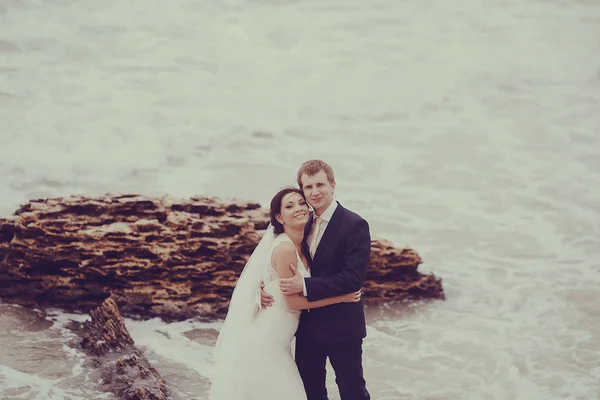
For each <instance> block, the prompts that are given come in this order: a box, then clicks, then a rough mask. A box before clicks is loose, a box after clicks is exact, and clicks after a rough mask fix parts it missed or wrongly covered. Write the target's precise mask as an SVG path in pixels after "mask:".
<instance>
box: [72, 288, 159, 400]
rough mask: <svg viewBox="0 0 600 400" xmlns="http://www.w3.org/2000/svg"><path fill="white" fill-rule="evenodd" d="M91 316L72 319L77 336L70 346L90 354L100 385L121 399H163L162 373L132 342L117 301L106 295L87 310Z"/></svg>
mask: <svg viewBox="0 0 600 400" xmlns="http://www.w3.org/2000/svg"><path fill="white" fill-rule="evenodd" d="M90 316H91V320H90V321H85V322H83V323H80V322H75V321H72V322H71V323H70V324H69V325H68V328H69V329H71V330H72V331H74V332H75V333H76V334H77V336H78V339H77V340H75V341H74V342H73V347H75V348H78V349H80V350H82V351H83V352H85V353H86V354H88V356H90V360H89V362H90V363H91V364H92V365H91V367H93V368H95V371H96V373H97V374H98V377H97V380H98V382H99V389H100V390H102V391H105V392H110V393H113V394H115V395H116V396H117V397H118V398H119V399H124V400H166V399H168V398H169V390H168V389H167V384H166V383H165V380H164V379H163V377H162V376H161V375H160V374H159V373H158V371H157V370H156V368H154V367H153V366H152V365H150V363H149V362H148V360H147V359H146V357H145V356H144V355H143V354H141V353H140V351H139V350H137V349H136V348H135V346H134V342H133V339H132V338H131V336H130V335H129V332H128V331H127V328H126V327H125V323H124V322H123V318H122V317H121V314H120V313H119V309H118V307H117V305H116V303H115V302H114V301H113V300H112V299H110V298H108V299H106V300H105V301H104V302H103V303H102V304H101V305H100V306H99V307H98V308H95V309H93V310H91V311H90Z"/></svg>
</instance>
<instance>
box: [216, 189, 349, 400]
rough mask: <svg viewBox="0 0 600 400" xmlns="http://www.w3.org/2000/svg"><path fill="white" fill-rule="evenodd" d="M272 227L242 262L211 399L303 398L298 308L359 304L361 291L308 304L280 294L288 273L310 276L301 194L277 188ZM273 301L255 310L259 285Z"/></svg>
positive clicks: (220, 345)
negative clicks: (295, 351)
mask: <svg viewBox="0 0 600 400" xmlns="http://www.w3.org/2000/svg"><path fill="white" fill-rule="evenodd" d="M270 216H271V224H270V225H269V227H268V228H267V231H266V233H265V235H264V236H263V238H262V240H261V241H260V243H259V244H258V246H257V247H256V249H255V250H254V252H253V253H252V256H251V257H250V259H249V260H248V262H247V263H246V266H245V267H244V270H243V271H242V274H241V275H240V278H239V279H238V282H237V284H236V287H235V289H234V291H233V295H232V297H231V302H230V304H229V310H228V313H227V317H226V318H225V322H224V323H223V327H222V328H221V332H220V334H219V338H218V339H217V344H216V347H215V353H214V354H215V364H216V367H215V370H214V374H213V378H212V385H211V390H210V396H209V399H210V400H230V399H236V400H254V399H256V400H258V399H260V400H280V399H288V400H306V394H305V392H304V386H303V384H302V380H301V379H300V374H299V373H298V370H297V368H296V364H295V362H294V359H293V357H292V351H291V342H292V339H293V338H294V334H295V332H296V329H297V328H298V322H299V318H300V312H301V310H307V309H311V308H316V307H325V306H328V305H331V304H337V303H342V302H346V303H350V302H357V301H359V300H360V291H359V292H356V293H349V294H346V295H343V296H337V297H331V298H327V299H323V300H319V301H314V302H309V301H307V299H306V297H304V296H302V295H300V294H297V295H291V296H284V295H283V294H282V293H281V291H280V290H279V283H278V279H279V278H289V277H291V276H293V275H294V272H293V270H292V269H291V268H290V266H292V267H293V268H295V269H297V270H298V272H299V273H300V274H301V275H303V276H305V277H308V276H310V273H309V269H308V268H307V267H306V266H307V261H306V258H305V257H304V255H303V254H302V251H301V248H302V247H301V245H302V240H303V237H304V227H305V225H306V223H307V222H308V219H309V210H308V205H307V203H306V200H305V199H304V195H303V194H302V192H301V191H300V190H298V189H295V188H285V189H282V190H280V191H279V192H278V193H277V194H276V195H275V196H274V197H273V199H272V200H271V210H270ZM261 281H262V282H264V284H265V287H264V291H265V292H267V293H269V294H271V295H272V296H273V297H274V302H273V306H272V307H269V308H267V309H265V310H261V308H260V297H259V290H258V288H259V285H260V283H261Z"/></svg>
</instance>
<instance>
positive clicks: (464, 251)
mask: <svg viewBox="0 0 600 400" xmlns="http://www.w3.org/2000/svg"><path fill="white" fill-rule="evenodd" d="M1 7H2V8H1V10H2V14H0V24H1V26H2V28H3V29H2V32H1V33H0V71H1V72H2V76H3V81H2V85H1V86H2V89H0V103H1V107H0V121H2V126H1V127H0V140H1V142H2V146H0V170H1V171H2V172H3V173H2V174H0V186H2V187H3V188H5V190H4V192H3V197H2V200H1V201H0V215H6V216H7V215H9V214H10V213H12V212H13V211H14V210H15V209H16V207H17V206H18V204H20V203H23V202H25V201H27V200H28V199H30V198H36V197H46V196H61V195H71V194H75V193H81V194H86V195H98V194H104V193H105V192H111V193H131V192H139V193H142V194H147V195H162V194H169V195H171V196H174V197H177V198H185V197H189V196H192V195H198V194H200V195H209V196H212V195H217V196H223V197H236V198H240V199H243V200H258V201H260V202H261V203H262V204H264V205H266V204H267V203H268V201H269V200H270V198H271V196H272V194H273V193H275V192H276V191H277V189H279V188H280V187H281V186H284V185H294V181H295V174H296V169H297V167H298V166H299V165H300V163H301V162H302V161H304V160H306V159H308V158H323V159H325V160H327V161H328V162H330V163H331V164H332V165H333V167H334V169H335V171H336V179H337V186H336V197H337V198H338V200H340V201H341V202H342V204H343V205H344V206H347V207H349V208H351V209H353V210H354V211H357V212H359V213H360V214H361V215H363V216H364V217H365V218H367V220H368V221H369V223H370V226H371V231H372V233H373V235H375V236H378V237H383V238H386V239H390V240H392V242H394V243H395V244H397V245H399V246H402V245H409V246H411V247H414V248H415V249H416V250H417V251H418V252H419V254H420V255H421V256H422V258H423V259H424V261H425V263H424V264H423V265H421V267H420V269H421V270H422V271H424V272H427V271H432V272H434V273H436V274H437V275H438V276H440V277H442V278H443V284H444V287H445V291H446V294H447V300H446V301H445V302H434V303H432V304H430V305H419V306H417V307H414V308H411V309H410V311H408V312H406V310H405V309H404V307H398V306H393V305H390V306H389V307H382V311H381V315H380V316H376V317H373V319H372V320H371V322H370V325H369V336H368V338H367V340H366V341H365V355H364V356H365V366H366V367H365V374H366V375H367V377H368V381H369V384H370V389H371V392H372V393H373V394H374V398H380V399H387V398H407V399H408V398H411V399H412V398H417V399H423V400H440V399H447V398H461V399H463V398H464V399H471V398H472V399H480V398H486V399H488V398H489V399H494V400H495V399H502V400H513V399H521V398H528V399H532V400H554V399H556V400H558V399H561V400H563V399H573V400H575V399H577V400H580V399H585V400H588V399H590V400H592V399H597V398H599V397H600V394H599V393H598V386H599V384H598V383H599V382H598V376H599V375H598V368H597V365H598V364H597V360H598V359H599V358H600V350H598V349H600V342H599V339H598V335H597V334H596V333H597V332H598V331H600V313H598V311H597V304H598V303H599V302H600V295H599V294H598V289H597V288H598V286H599V284H600V264H599V263H598V261H597V260H598V259H600V258H599V257H600V253H599V252H600V225H599V224H598V213H599V212H600V208H599V207H598V204H600V192H599V191H598V189H597V186H598V184H597V180H598V173H600V161H599V160H600V158H599V156H598V150H597V149H598V148H600V142H599V138H598V135H597V133H598V132H600V118H599V117H598V111H597V110H598V106H599V105H600V75H599V74H600V71H599V70H598V68H599V66H600V44H599V43H598V41H597V40H596V38H597V37H599V35H600V31H599V29H600V28H599V27H600V23H599V22H600V6H599V5H598V4H597V3H595V2H590V1H580V2H576V3H573V2H565V1H562V0H553V1H541V0H532V1H529V2H510V1H508V2H507V1H492V2H486V3H483V2H480V1H476V0H460V1H455V2H448V1H442V0H437V1H433V2H429V3H427V4H425V3H423V2H416V1H412V2H410V1H409V2H397V1H393V0H376V1H373V2H368V3H367V2H361V1H358V0H348V1H344V2H340V1H337V0H324V1H321V2H318V3H315V2H306V1H288V2H273V1H261V2H256V1H255V2H247V1H236V0H234V1H231V0H229V1H211V2H198V1H192V0H176V1H171V2H168V3H165V2H159V1H156V0H154V1H152V0H150V1H145V2H143V3H142V2H133V3H128V4H127V5H123V4H122V3H120V2H115V1H105V2H102V3H97V4H96V3H93V4H92V3H83V2H82V3H71V2H64V1H55V2H52V3H49V2H43V1H38V0H36V1H34V0H28V1H22V2H13V3H10V4H5V5H2V6H1ZM32 27H35V29H33V28H32ZM565 32H568V34H565ZM2 56H6V57H2ZM39 65H44V66H45V67H44V68H38V66H39ZM127 324H128V327H130V328H131V330H132V335H133V337H134V339H135V340H136V343H138V344H139V345H141V346H144V347H146V348H148V349H151V354H152V353H154V354H156V355H157V357H158V356H159V355H160V357H164V358H165V359H167V360H172V361H173V362H175V363H179V364H180V365H181V368H182V369H181V371H187V370H193V371H197V373H198V374H200V375H201V376H203V377H209V376H210V371H211V349H210V341H206V342H204V341H201V342H198V341H194V340H190V339H188V338H187V337H186V336H185V335H184V332H186V330H187V329H188V326H193V327H194V328H192V329H198V330H202V329H210V328H207V326H208V325H203V324H197V325H194V324H195V323H193V324H190V323H189V322H186V323H179V324H162V323H160V322H158V321H155V320H153V321H149V322H132V321H129V320H128V321H127ZM188 324H189V325H188ZM160 332H163V333H160ZM165 332H168V335H165V334H164V333H165ZM25 348H26V347H25ZM159 361H160V360H159ZM74 364H77V362H74ZM7 366H8V367H9V368H11V366H12V364H7ZM157 367H158V368H159V370H160V365H158V366H157ZM74 373H75V372H74ZM1 385H3V384H0V387H1ZM195 395H197V396H202V395H203V393H196V394H195Z"/></svg>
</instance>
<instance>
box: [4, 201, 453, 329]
mask: <svg viewBox="0 0 600 400" xmlns="http://www.w3.org/2000/svg"><path fill="white" fill-rule="evenodd" d="M267 224H268V218H267V214H266V211H265V210H264V209H261V207H260V205H259V204H256V203H247V202H238V203H235V204H234V203H228V202H225V201H223V200H219V199H215V198H192V199H190V200H189V201H181V202H176V201H173V200H170V199H168V198H154V199H152V198H146V197H141V196H135V195H124V196H106V197H99V198H84V197H66V198H51V199H45V200H35V201H31V202H29V203H27V204H25V205H23V206H21V207H20V208H19V209H18V210H17V211H16V212H15V215H14V216H13V217H11V218H9V219H0V298H3V299H4V300H5V301H10V302H15V303H20V304H35V305H37V306H53V307H60V308H63V309H66V310H69V311H84V312H86V311H89V310H91V309H93V308H95V307H97V306H98V305H99V304H101V303H102V302H103V301H104V300H105V299H106V298H108V297H109V296H110V297H112V298H113V299H114V300H115V302H116V304H117V305H118V306H119V308H120V311H121V313H122V314H123V315H124V316H130V317H140V318H151V317H161V318H163V319H164V320H167V321H170V320H182V319H187V318H200V319H214V318H218V317H222V316H224V315H225V313H226V310H227V306H228V302H229V298H230V296H231V293H232V290H233V287H234V285H235V282H236V280H237V278H238V276H239V274H240V272H241V271H242V269H243V267H244V265H245V263H246V260H247V259H248V257H249V256H250V254H251V253H252V250H253V249H254V247H255V246H256V244H257V243H258V241H259V240H260V238H261V235H262V231H263V230H264V229H265V228H266V226H267ZM421 263H422V261H421V258H420V257H419V255H418V254H417V253H416V252H415V251H414V250H411V249H398V248H395V247H393V246H392V245H391V243H389V242H387V241H384V240H373V242H372V253H371V265H370V268H369V271H368V274H367V279H366V282H365V286H364V299H365V301H366V302H367V303H378V302H385V301H394V300H405V299H408V300H412V299H423V298H434V299H443V298H444V291H443V288H442V284H441V279H439V278H437V277H435V276H434V275H432V274H428V275H425V274H421V273H420V272H418V270H417V268H418V266H419V264H421Z"/></svg>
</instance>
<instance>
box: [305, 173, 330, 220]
mask: <svg viewBox="0 0 600 400" xmlns="http://www.w3.org/2000/svg"><path fill="white" fill-rule="evenodd" d="M300 182H302V192H304V197H306V201H308V204H310V205H311V206H312V208H314V209H315V212H316V213H317V215H321V214H323V212H324V211H325V210H327V207H329V205H330V204H331V203H332V202H333V193H334V191H335V182H329V180H328V179H327V174H326V173H325V171H319V172H317V173H316V174H314V175H310V176H309V175H307V174H302V177H301V179H300Z"/></svg>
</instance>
